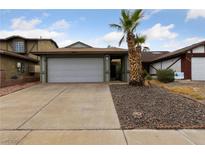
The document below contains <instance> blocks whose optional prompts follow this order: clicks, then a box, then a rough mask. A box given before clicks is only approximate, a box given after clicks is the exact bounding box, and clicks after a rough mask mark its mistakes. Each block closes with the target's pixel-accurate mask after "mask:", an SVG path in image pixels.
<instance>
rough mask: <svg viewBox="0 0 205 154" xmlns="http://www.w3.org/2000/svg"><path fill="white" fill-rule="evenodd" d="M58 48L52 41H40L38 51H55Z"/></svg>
mask: <svg viewBox="0 0 205 154" xmlns="http://www.w3.org/2000/svg"><path fill="white" fill-rule="evenodd" d="M53 48H56V46H55V44H54V43H53V42H51V41H47V40H39V41H38V50H40V51H42V50H48V49H53Z"/></svg>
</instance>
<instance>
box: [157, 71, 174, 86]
mask: <svg viewBox="0 0 205 154" xmlns="http://www.w3.org/2000/svg"><path fill="white" fill-rule="evenodd" d="M157 79H158V80H159V81H161V82H164V83H168V82H173V81H174V71H173V70H171V69H165V70H158V71H157Z"/></svg>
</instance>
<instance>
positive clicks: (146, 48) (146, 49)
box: [142, 47, 150, 52]
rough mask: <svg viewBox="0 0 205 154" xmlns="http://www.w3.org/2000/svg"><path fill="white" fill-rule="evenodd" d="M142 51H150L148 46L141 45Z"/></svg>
mask: <svg viewBox="0 0 205 154" xmlns="http://www.w3.org/2000/svg"><path fill="white" fill-rule="evenodd" d="M142 51H143V52H149V51H150V48H149V47H143V50H142Z"/></svg>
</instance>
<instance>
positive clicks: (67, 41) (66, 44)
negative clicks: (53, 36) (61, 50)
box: [58, 40, 73, 47]
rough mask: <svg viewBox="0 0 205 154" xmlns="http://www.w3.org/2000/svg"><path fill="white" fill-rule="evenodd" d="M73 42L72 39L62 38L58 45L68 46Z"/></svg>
mask: <svg viewBox="0 0 205 154" xmlns="http://www.w3.org/2000/svg"><path fill="white" fill-rule="evenodd" d="M71 43H73V41H72V40H62V41H60V42H59V43H58V46H59V47H65V46H68V45H69V44H71Z"/></svg>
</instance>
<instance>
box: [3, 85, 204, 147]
mask: <svg viewBox="0 0 205 154" xmlns="http://www.w3.org/2000/svg"><path fill="white" fill-rule="evenodd" d="M0 144H205V130H121V129H120V124H119V120H118V117H117V113H116V111H115V107H114V104H113V101H112V97H111V94H110V90H109V87H108V85H106V84H45V85H36V86H33V87H30V88H27V89H24V90H21V91H18V92H15V93H12V94H9V95H6V96H3V97H0Z"/></svg>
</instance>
